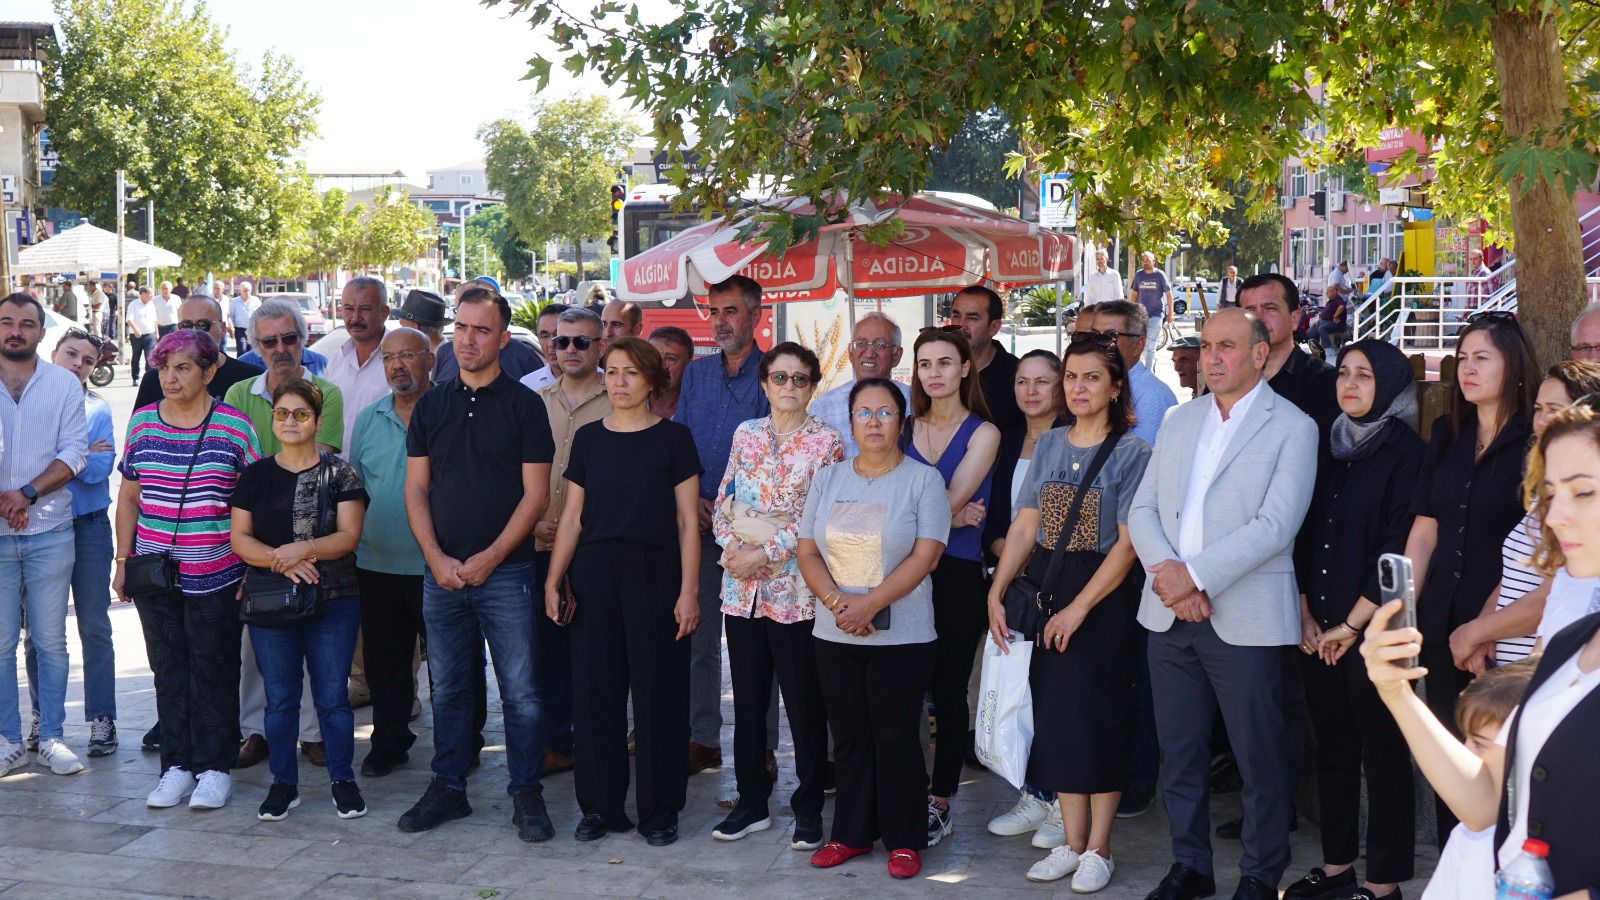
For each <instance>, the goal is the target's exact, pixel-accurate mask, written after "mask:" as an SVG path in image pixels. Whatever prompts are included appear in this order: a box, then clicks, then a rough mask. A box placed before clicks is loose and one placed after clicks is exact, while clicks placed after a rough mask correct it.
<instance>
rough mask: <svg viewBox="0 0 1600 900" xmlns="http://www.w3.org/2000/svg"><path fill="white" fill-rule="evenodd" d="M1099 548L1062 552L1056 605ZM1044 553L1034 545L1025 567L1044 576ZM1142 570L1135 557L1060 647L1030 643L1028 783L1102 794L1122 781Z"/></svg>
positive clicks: (1127, 760) (1084, 579)
mask: <svg viewBox="0 0 1600 900" xmlns="http://www.w3.org/2000/svg"><path fill="white" fill-rule="evenodd" d="M1104 559H1105V554H1103V553H1090V552H1068V553H1066V554H1064V555H1063V556H1062V559H1061V569H1060V572H1059V574H1058V576H1057V578H1056V590H1055V592H1054V593H1055V598H1056V611H1060V610H1061V609H1063V608H1065V607H1066V606H1067V604H1070V603H1071V602H1072V600H1073V598H1075V597H1077V595H1078V592H1079V591H1080V590H1082V589H1083V586H1084V585H1086V584H1088V583H1089V579H1090V578H1092V577H1094V573H1095V570H1096V569H1098V568H1099V567H1100V563H1101V562H1102V561H1103V560H1104ZM1049 560H1050V554H1049V553H1048V552H1046V551H1045V550H1043V549H1042V548H1039V547H1035V548H1034V553H1033V554H1032V556H1031V558H1030V559H1029V560H1028V565H1027V569H1028V572H1029V574H1030V575H1033V576H1034V577H1036V578H1042V577H1043V576H1044V570H1045V567H1046V566H1047V565H1048V563H1049ZM1143 587H1144V570H1143V569H1141V568H1140V567H1139V564H1138V562H1137V561H1135V563H1134V565H1133V568H1132V569H1130V570H1129V571H1128V574H1127V577H1125V578H1123V580H1122V583H1121V584H1119V585H1117V586H1116V588H1114V589H1113V590H1112V591H1111V593H1110V594H1108V595H1107V596H1106V597H1105V599H1103V600H1101V601H1100V602H1099V603H1097V604H1095V607H1094V609H1093V610H1091V611H1090V612H1089V615H1088V616H1087V617H1086V618H1085V619H1084V620H1083V624H1082V625H1080V626H1078V630H1077V632H1076V633H1074V634H1073V635H1072V637H1071V638H1070V639H1069V640H1068V641H1067V649H1066V650H1065V651H1064V652H1062V651H1057V650H1049V649H1045V648H1043V647H1040V646H1039V645H1037V644H1036V645H1035V646H1034V648H1033V662H1032V665H1031V667H1030V669H1029V672H1028V683H1029V686H1030V687H1031V688H1032V691H1033V749H1032V751H1031V752H1030V753H1029V755H1028V783H1029V784H1031V785H1033V786H1034V787H1037V788H1039V789H1040V790H1044V791H1050V792H1053V793H1062V794H1104V793H1109V792H1113V791H1121V790H1124V789H1126V788H1127V786H1128V771H1129V768H1130V766H1131V765H1132V760H1133V732H1134V726H1135V724H1136V722H1137V720H1138V714H1139V679H1140V678H1141V677H1143V673H1142V672H1140V670H1139V660H1140V655H1139V653H1138V644H1137V641H1139V639H1140V638H1141V634H1140V629H1139V623H1138V620H1137V618H1136V617H1137V615H1138V612H1139V594H1140V591H1141V590H1142V589H1143Z"/></svg>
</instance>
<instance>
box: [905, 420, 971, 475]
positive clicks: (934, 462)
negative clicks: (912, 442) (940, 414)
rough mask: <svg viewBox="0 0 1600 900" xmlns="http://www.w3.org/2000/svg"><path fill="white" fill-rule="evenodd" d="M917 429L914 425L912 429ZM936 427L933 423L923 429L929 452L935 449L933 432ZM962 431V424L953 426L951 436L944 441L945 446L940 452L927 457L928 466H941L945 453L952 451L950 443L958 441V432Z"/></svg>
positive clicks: (958, 423)
mask: <svg viewBox="0 0 1600 900" xmlns="http://www.w3.org/2000/svg"><path fill="white" fill-rule="evenodd" d="M915 427H916V425H915V424H913V425H912V428H915ZM935 427H936V426H935V425H934V424H933V423H932V422H927V428H925V429H923V438H924V440H926V441H927V444H928V449H929V450H932V449H933V430H934V428H935ZM960 430H961V423H960V422H957V423H956V424H955V425H954V426H952V427H951V428H950V436H949V437H947V438H945V439H944V446H942V447H940V448H939V452H937V453H930V454H928V456H927V458H928V465H930V466H938V465H939V460H941V459H944V454H945V451H946V450H949V449H950V442H951V441H953V440H955V439H956V432H957V431H960Z"/></svg>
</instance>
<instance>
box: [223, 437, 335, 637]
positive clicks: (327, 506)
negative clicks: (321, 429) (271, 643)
mask: <svg viewBox="0 0 1600 900" xmlns="http://www.w3.org/2000/svg"><path fill="white" fill-rule="evenodd" d="M332 470H333V466H331V465H330V464H329V463H328V455H327V454H326V453H324V454H322V462H321V464H320V465H319V467H318V469H317V521H316V525H315V527H313V528H312V531H311V536H312V537H323V536H325V535H327V534H330V533H331V532H332V531H333V528H332V525H331V523H330V519H331V518H332V513H334V512H335V511H336V510H335V508H334V505H333V498H332V496H331V494H332V492H333V488H332V486H331V485H330V484H329V481H330V480H331V475H332ZM322 600H323V597H322V585H321V584H320V583H318V584H310V583H308V582H303V581H300V582H297V581H295V580H293V579H291V578H290V577H289V576H287V575H283V574H281V573H278V572H274V571H272V570H271V569H263V568H261V567H259V566H251V567H250V571H249V572H246V573H245V576H244V596H243V597H242V598H241V600H240V604H239V621H241V622H243V623H244V624H246V625H249V626H252V627H254V628H292V627H294V626H296V625H303V624H306V623H308V622H315V621H316V620H318V619H320V618H322V613H323V605H322Z"/></svg>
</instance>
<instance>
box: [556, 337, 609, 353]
mask: <svg viewBox="0 0 1600 900" xmlns="http://www.w3.org/2000/svg"><path fill="white" fill-rule="evenodd" d="M599 342H600V340H599V338H592V337H586V336H584V335H581V334H579V335H572V336H568V335H562V336H561V337H558V338H551V339H550V346H552V347H554V348H556V349H557V350H565V349H567V348H568V347H577V348H578V352H579V353H582V352H583V351H585V350H587V349H589V348H590V347H593V346H594V345H595V344H597V343H599Z"/></svg>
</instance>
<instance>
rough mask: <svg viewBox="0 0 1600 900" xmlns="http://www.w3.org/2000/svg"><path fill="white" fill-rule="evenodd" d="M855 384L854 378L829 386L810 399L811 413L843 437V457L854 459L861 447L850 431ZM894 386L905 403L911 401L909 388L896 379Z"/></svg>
mask: <svg viewBox="0 0 1600 900" xmlns="http://www.w3.org/2000/svg"><path fill="white" fill-rule="evenodd" d="M855 386H856V380H855V379H854V378H852V379H850V380H849V381H846V382H845V383H844V384H841V385H839V386H838V387H835V388H830V389H829V390H828V392H827V393H825V394H823V395H821V396H820V397H817V398H816V399H815V400H812V401H811V414H812V415H813V416H816V417H817V418H819V419H821V420H822V421H824V422H827V423H828V424H829V425H832V426H833V427H834V429H835V430H837V431H838V432H839V434H840V436H842V437H843V438H844V458H845V459H854V458H855V457H856V456H857V455H858V454H860V453H861V448H860V447H857V446H856V437H855V435H854V434H853V433H852V432H851V431H850V424H851V423H850V389H851V388H853V387H855ZM894 386H895V387H897V388H899V389H900V394H901V396H903V397H905V398H906V403H908V404H909V403H910V402H911V388H909V387H906V386H905V385H903V384H901V383H900V382H898V381H896V382H895V383H894Z"/></svg>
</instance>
